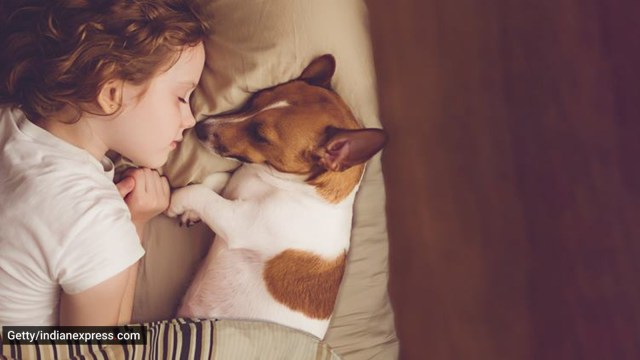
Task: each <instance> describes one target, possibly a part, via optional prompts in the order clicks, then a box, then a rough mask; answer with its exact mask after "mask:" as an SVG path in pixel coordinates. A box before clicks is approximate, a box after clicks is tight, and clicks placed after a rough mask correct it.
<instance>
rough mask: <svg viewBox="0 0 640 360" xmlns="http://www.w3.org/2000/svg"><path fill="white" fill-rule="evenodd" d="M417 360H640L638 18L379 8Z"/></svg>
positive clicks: (390, 184)
mask: <svg viewBox="0 0 640 360" xmlns="http://www.w3.org/2000/svg"><path fill="white" fill-rule="evenodd" d="M367 5H368V6H369V11H370V18H371V32H372V40H373V46H374V58H375V61H376V69H377V73H378V87H379V99H380V111H381V119H382V122H383V124H384V126H385V127H386V129H387V130H388V132H389V133H390V136H391V142H390V143H389V145H388V147H387V148H386V150H385V153H384V156H383V166H384V171H385V180H386V186H387V196H388V203H387V211H388V221H389V231H390V242H391V243H390V270H391V280H390V292H391V296H392V301H393V305H394V308H395V312H396V326H397V330H398V335H399V337H400V340H401V354H402V358H403V359H416V360H419V359H519V360H528V359H563V360H564V359H581V360H587V359H594V360H595V359H598V360H601V359H616V360H618V359H640V260H639V258H640V196H639V195H640V163H639V161H640V160H639V155H640V145H639V144H640V141H639V139H638V138H639V136H640V125H639V121H640V106H639V105H638V104H639V102H640V90H639V89H640V76H639V73H640V72H639V71H638V70H637V68H638V67H639V66H640V1H617V0H614V1H609V0H600V1H597V0H581V1H578V0H554V1H544V0H542V1H541V0H537V1H533V0H531V1H528V0H486V1H477V0H395V1H388V0H367Z"/></svg>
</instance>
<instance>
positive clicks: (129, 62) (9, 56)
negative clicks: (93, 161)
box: [0, 0, 208, 122]
mask: <svg viewBox="0 0 640 360" xmlns="http://www.w3.org/2000/svg"><path fill="white" fill-rule="evenodd" d="M1 3H2V5H0V24H1V25H0V49H2V50H1V51H0V105H16V106H19V107H20V108H21V109H22V111H24V113H25V114H26V115H27V117H28V118H29V119H30V120H31V121H36V122H37V121H40V120H42V119H46V118H48V117H49V116H51V115H53V114H56V113H58V112H61V111H63V110H65V111H68V110H73V113H75V118H73V119H67V120H70V122H74V121H77V120H78V119H79V117H80V115H81V114H82V113H83V112H84V111H88V110H87V105H90V104H94V103H95V100H96V99H97V96H98V94H99V91H100V89H101V87H102V86H103V85H104V84H105V83H106V82H107V81H108V80H110V79H113V78H116V79H121V80H125V81H128V82H131V83H133V84H136V85H144V84H146V83H147V82H148V81H149V80H150V79H151V78H152V77H153V76H154V75H155V74H157V73H158V72H160V71H162V70H163V69H168V68H169V67H170V66H171V65H172V64H173V63H174V62H175V61H177V59H178V57H179V55H180V51H181V50H182V49H183V48H184V47H185V46H193V45H197V44H198V43H200V42H201V41H203V40H204V39H205V38H206V36H207V35H208V27H207V25H206V23H205V22H204V21H203V20H202V19H201V18H200V17H199V15H198V14H197V12H196V11H195V10H194V4H192V3H191V2H190V1H189V0H11V1H2V2H1Z"/></svg>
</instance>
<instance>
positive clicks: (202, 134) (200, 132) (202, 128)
mask: <svg viewBox="0 0 640 360" xmlns="http://www.w3.org/2000/svg"><path fill="white" fill-rule="evenodd" d="M195 128H196V136H197V137H198V139H199V140H201V141H205V140H207V139H208V138H209V134H207V125H206V124H205V121H200V122H198V123H197V124H196V126H195Z"/></svg>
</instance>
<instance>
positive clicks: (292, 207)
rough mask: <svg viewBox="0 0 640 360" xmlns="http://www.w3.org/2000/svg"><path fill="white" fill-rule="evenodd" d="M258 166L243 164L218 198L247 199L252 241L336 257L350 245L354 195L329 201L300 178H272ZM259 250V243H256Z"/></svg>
mask: <svg viewBox="0 0 640 360" xmlns="http://www.w3.org/2000/svg"><path fill="white" fill-rule="evenodd" d="M268 170H269V169H265V168H264V167H260V166H255V165H253V166H247V165H244V166H243V167H241V168H240V169H238V170H237V171H236V173H234V175H233V177H232V178H231V179H230V181H229V184H228V185H227V187H226V188H225V191H224V193H223V196H224V197H225V198H227V199H231V200H240V201H248V202H251V204H252V206H254V207H255V209H256V210H255V211H256V213H257V214H258V215H257V216H256V218H255V219H253V221H252V224H251V226H252V228H253V229H255V232H254V233H253V234H252V236H255V240H251V242H253V243H255V241H256V240H257V241H260V242H263V241H262V240H258V239H263V240H264V241H266V242H268V243H269V250H271V251H274V252H276V253H277V252H279V251H283V250H286V249H301V250H305V251H311V252H314V253H316V254H319V255H323V256H328V257H331V258H333V257H335V256H337V255H339V254H342V253H343V252H344V250H346V249H348V248H349V238H350V234H351V220H352V206H353V197H349V198H348V199H347V200H345V201H344V202H343V203H340V204H330V203H328V202H327V201H325V200H324V199H323V198H322V197H321V196H320V195H318V194H317V193H316V191H315V189H314V188H313V187H312V186H310V185H307V184H305V183H304V182H295V181H291V180H290V179H281V178H275V177H273V176H272V175H271V173H269V172H268ZM258 246H259V247H260V248H262V246H260V245H258Z"/></svg>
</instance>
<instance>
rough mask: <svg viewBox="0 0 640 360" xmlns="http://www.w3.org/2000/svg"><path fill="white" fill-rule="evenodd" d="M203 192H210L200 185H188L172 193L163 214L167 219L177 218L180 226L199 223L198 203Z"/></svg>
mask: <svg viewBox="0 0 640 360" xmlns="http://www.w3.org/2000/svg"><path fill="white" fill-rule="evenodd" d="M203 191H205V192H206V191H210V190H207V188H206V187H204V186H202V185H189V186H185V187H183V188H180V189H178V190H176V191H174V192H173V193H172V194H171V203H170V204H169V208H168V209H167V210H166V211H165V214H166V215H167V216H169V217H179V218H180V226H182V225H187V226H191V225H193V224H195V223H196V222H198V221H200V214H199V213H198V201H199V200H201V199H202V196H201V194H202V192H203Z"/></svg>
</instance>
